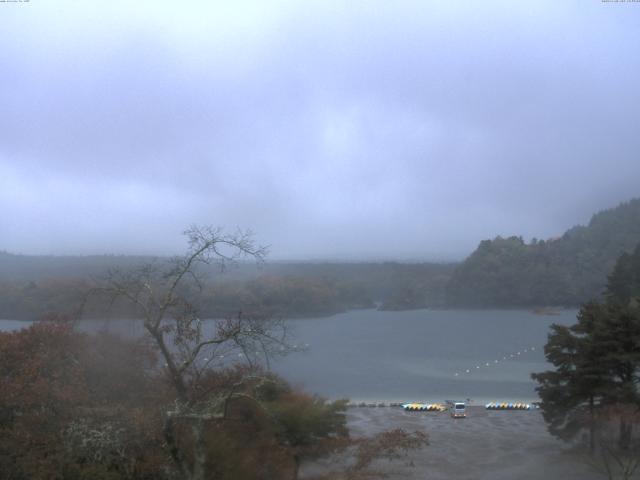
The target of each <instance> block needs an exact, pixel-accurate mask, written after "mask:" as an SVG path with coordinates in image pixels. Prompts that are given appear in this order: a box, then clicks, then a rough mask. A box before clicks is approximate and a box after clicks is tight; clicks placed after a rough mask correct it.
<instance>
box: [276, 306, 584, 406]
mask: <svg viewBox="0 0 640 480" xmlns="http://www.w3.org/2000/svg"><path fill="white" fill-rule="evenodd" d="M575 316H576V311H575V310H563V311H562V312H561V313H560V314H559V315H554V316H540V315H535V314H533V313H531V312H529V311H525V310H414V311H407V312H380V311H374V310H360V311H352V312H348V313H344V314H339V315H335V316H333V317H330V318H325V319H322V320H318V319H304V320H294V321H291V322H290V325H291V326H292V334H293V337H294V338H295V341H296V342H297V343H298V344H300V345H302V346H304V345H305V344H308V347H307V350H306V351H305V352H302V353H294V354H291V355H289V356H287V357H285V358H283V359H281V360H278V361H276V362H275V363H274V369H275V370H276V371H277V372H279V373H281V374H282V375H283V376H284V377H285V378H287V379H288V380H290V381H291V382H293V383H294V384H297V385H299V386H302V387H303V388H305V387H306V388H307V389H309V390H312V391H314V392H318V393H320V394H322V395H326V396H329V397H331V398H341V397H347V398H350V399H352V400H354V401H360V400H364V401H394V402H398V401H402V402H404V401H432V402H436V401H443V400H445V399H466V398H471V399H473V400H474V401H476V402H486V401H494V400H499V401H533V400H536V399H537V395H536V393H535V391H534V386H535V385H534V382H533V381H532V380H531V378H530V374H531V372H540V371H543V370H546V369H549V368H550V365H549V364H547V363H546V361H545V358H544V350H543V347H544V344H545V343H546V341H547V334H548V332H549V326H550V325H551V324H552V323H561V324H571V323H574V322H575ZM532 347H533V349H532ZM525 350H526V351H525ZM518 352H520V354H518ZM512 355H513V356H512ZM496 360H497V362H496ZM487 364H489V365H487ZM478 367H479V368H478ZM467 370H469V373H467ZM456 374H457V375H456Z"/></svg>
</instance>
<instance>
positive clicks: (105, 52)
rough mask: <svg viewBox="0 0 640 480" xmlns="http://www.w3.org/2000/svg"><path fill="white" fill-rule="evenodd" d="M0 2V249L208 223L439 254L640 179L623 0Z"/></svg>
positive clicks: (279, 245)
mask: <svg viewBox="0 0 640 480" xmlns="http://www.w3.org/2000/svg"><path fill="white" fill-rule="evenodd" d="M43 3H44V2H43ZM231 3H233V4H234V6H231ZM0 14H1V15H0V28H1V29H2V31H3V32H5V38H9V39H11V41H10V42H6V43H5V45H4V46H3V49H2V50H0V72H2V78H3V80H4V87H3V88H2V89H0V105H1V106H2V115H1V116H0V238H1V239H2V240H1V242H0V249H6V250H9V251H16V252H25V253H74V252H78V253H91V252H99V253H102V252H108V253H111V252H114V253H121V252H122V253H130V252H139V253H143V252H149V253H171V252H176V251H180V250H181V248H182V239H181V238H180V234H179V233H180V231H181V230H182V229H183V228H184V227H186V226H187V225H189V224H190V223H213V224H216V225H225V226H227V227H229V228H235V227H236V226H241V227H247V228H251V229H253V230H255V231H256V232H257V238H258V240H260V241H261V242H263V243H269V244H271V245H272V252H273V257H275V258H421V259H454V258H461V257H463V256H464V255H465V254H467V253H469V252H470V251H471V249H473V248H474V246H475V245H476V244H477V242H478V241H479V240H481V239H483V238H488V237H493V236H495V235H497V234H503V235H510V234H522V235H524V236H525V237H526V238H530V237H532V236H537V237H547V236H553V235H557V234H559V233H561V232H562V231H563V230H565V229H566V228H568V227H570V226H572V225H574V224H576V223H584V222H586V221H588V218H589V216H590V214H591V213H593V212H595V211H596V210H599V209H601V208H605V207H609V206H613V205H615V204H617V203H618V202H620V201H623V200H626V199H629V198H631V197H633V196H637V195H638V194H639V193H640V192H639V190H638V180H639V179H640V161H638V158H637V152H638V151H640V148H639V147H640V136H638V135H637V125H638V120H639V118H638V117H639V116H640V113H639V112H638V109H637V108H635V106H636V105H638V104H640V93H639V90H638V88H637V85H638V83H639V82H638V80H639V78H638V77H639V76H640V75H639V74H640V57H638V55H637V54H636V52H635V50H636V48H635V46H636V45H638V44H640V31H638V30H637V28H636V25H637V22H638V20H640V7H637V6H636V5H634V4H621V5H616V4H607V3H601V2H595V1H594V2H586V3H585V2H551V1H549V2H544V1H539V2H526V3H524V4H515V3H514V2H498V1H495V2H491V1H488V2H479V3H477V4H474V6H469V5H467V4H464V5H463V4H462V2H433V3H429V4H427V3H425V2H391V3H390V2H363V3H358V2H326V1H323V2H241V3H236V2H230V3H229V4H228V5H224V4H222V3H214V4H209V3H205V2H202V3H198V2H195V3H190V5H189V7H185V6H183V5H180V4H178V3H175V4H170V3H169V2H167V3H166V4H164V3H160V4H159V3H158V2H145V1H141V2H136V3H135V5H133V4H131V3H130V2H105V3H102V4H101V3H96V4H94V3H91V4H80V3H78V2H70V1H69V2H65V1H60V2H55V5H54V4H47V5H42V4H41V3H40V2H32V3H29V4H21V5H19V4H11V5H9V4H7V5H6V6H2V12H0Z"/></svg>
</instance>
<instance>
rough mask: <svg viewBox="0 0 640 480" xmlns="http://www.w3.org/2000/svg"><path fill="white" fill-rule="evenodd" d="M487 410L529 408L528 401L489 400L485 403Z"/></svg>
mask: <svg viewBox="0 0 640 480" xmlns="http://www.w3.org/2000/svg"><path fill="white" fill-rule="evenodd" d="M485 408H486V409H487V410H531V405H530V404H529V403H507V402H491V403H487V404H486V405H485Z"/></svg>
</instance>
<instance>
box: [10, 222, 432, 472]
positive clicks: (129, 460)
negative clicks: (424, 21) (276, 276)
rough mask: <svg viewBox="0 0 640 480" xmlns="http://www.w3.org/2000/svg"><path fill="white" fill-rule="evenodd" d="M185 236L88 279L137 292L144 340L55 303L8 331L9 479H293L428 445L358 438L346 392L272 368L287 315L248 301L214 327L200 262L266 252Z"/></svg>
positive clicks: (414, 436) (120, 291) (389, 436)
mask: <svg viewBox="0 0 640 480" xmlns="http://www.w3.org/2000/svg"><path fill="white" fill-rule="evenodd" d="M186 234H187V238H188V240H189V249H188V251H187V253H186V254H185V255H184V256H180V257H176V258H174V259H172V260H171V261H170V262H162V263H158V262H152V263H146V264H143V265H140V266H139V267H137V268H134V269H130V268H129V269H121V270H113V271H112V272H111V273H110V274H109V275H108V276H107V277H105V278H104V279H103V281H102V282H101V283H100V284H97V285H95V286H93V287H92V288H91V291H90V295H89V298H88V299H87V300H86V301H87V302H89V301H90V300H91V299H94V298H98V299H100V300H101V301H104V300H106V301H110V302H116V301H120V302H123V303H127V304H129V306H130V307H131V308H132V309H134V311H136V312H137V313H138V315H139V316H140V317H141V318H142V319H143V328H144V331H145V335H144V336H143V337H142V338H140V339H137V340H133V339H124V338H120V337H117V336H113V335H111V334H108V333H98V334H96V335H89V334H86V333H81V332H79V331H77V330H76V329H75V328H74V324H75V322H77V321H78V319H77V318H71V317H66V316H64V315H59V314H51V315H50V316H49V318H47V319H45V320H43V321H41V322H37V323H35V324H34V325H32V326H30V327H29V328H26V329H22V330H19V331H16V332H11V333H0V378H1V379H2V389H0V472H2V477H3V478H7V479H11V480H18V479H20V480H22V479H31V478H52V479H55V478H60V479H78V480H80V479H83V480H84V479H87V480H88V479H98V480H100V479H104V480H107V479H109V480H116V479H131V480H134V479H135V480H142V479H178V478H179V479H186V480H203V479H205V478H219V479H243V478H245V479H273V478H278V479H289V478H290V479H292V480H295V479H296V478H298V473H299V470H300V467H301V466H302V465H304V462H305V461H307V460H311V459H317V458H327V457H328V458H332V459H334V460H335V462H334V464H333V467H334V468H331V469H330V471H329V472H325V474H323V478H335V479H358V478H361V479H363V478H369V477H370V476H371V475H372V474H373V473H374V472H373V470H372V465H373V463H374V462H375V461H376V460H379V459H389V460H397V459H402V458H405V456H406V455H407V454H408V453H409V452H411V451H412V450H415V449H418V448H421V447H423V446H425V445H427V443H428V440H427V437H426V434H425V433H424V432H422V431H416V432H406V431H403V430H392V431H386V432H381V433H379V434H377V435H374V436H373V437H370V438H352V437H351V436H350V435H349V431H348V428H347V422H346V415H345V413H346V400H337V401H332V402H330V401H327V400H324V399H322V398H320V397H317V396H315V395H310V394H307V393H304V392H301V391H298V390H296V389H293V388H292V387H291V386H289V385H288V384H287V383H286V382H284V381H283V380H282V379H280V378H278V377H277V376H275V375H273V374H272V373H270V372H269V371H268V369H267V368H266V366H268V359H269V358H272V357H273V356H274V355H283V354H286V353H288V352H289V351H290V350H291V348H290V346H289V345H288V341H287V340H288V339H287V336H286V329H284V328H283V325H282V323H281V322H280V321H278V320H277V319H275V320H274V319H271V318H264V317H254V316H248V315H244V314H242V313H238V314H237V315H235V316H233V317H228V318H226V319H223V320H220V321H218V322H216V324H215V325H214V328H213V330H210V329H205V328H204V326H203V322H201V320H200V318H201V316H200V314H199V312H198V310H197V306H196V302H194V301H193V300H192V299H191V297H190V293H192V292H194V291H198V290H199V288H201V287H203V286H204V284H203V282H204V279H203V278H202V276H201V272H202V270H199V269H198V268H197V266H198V265H211V264H214V263H228V262H230V261H234V260H236V259H237V258H238V257H240V256H243V255H244V256H249V257H253V258H256V259H258V260H260V259H261V258H262V256H263V254H264V251H263V250H262V249H261V248H259V247H256V246H255V245H254V243H253V241H252V239H251V237H250V236H247V235H244V234H241V235H233V236H229V235H226V234H224V233H223V232H222V231H220V230H217V229H211V228H198V227H194V228H192V229H190V230H188V231H187V232H186ZM223 252H224V253H223Z"/></svg>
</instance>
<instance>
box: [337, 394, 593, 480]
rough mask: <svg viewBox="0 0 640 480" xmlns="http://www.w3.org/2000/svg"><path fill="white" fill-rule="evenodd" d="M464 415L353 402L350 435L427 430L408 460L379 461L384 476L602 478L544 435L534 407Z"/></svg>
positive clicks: (476, 410)
mask: <svg viewBox="0 0 640 480" xmlns="http://www.w3.org/2000/svg"><path fill="white" fill-rule="evenodd" d="M467 412H468V416H467V418H465V419H455V420H454V419H452V418H451V417H450V416H449V414H448V413H447V412H442V413H435V412H406V411H404V410H403V409H402V408H399V407H376V408H369V407H360V408H358V407H353V408H350V409H349V412H348V421H349V426H350V429H351V432H352V435H354V436H360V435H370V434H374V433H376V432H379V431H383V430H388V429H394V428H403V429H405V430H420V431H423V432H425V433H427V434H428V435H429V441H430V445H429V446H427V447H425V448H424V449H422V450H420V451H416V452H414V453H413V454H412V455H411V459H412V460H413V466H408V465H406V464H403V462H395V463H391V464H390V463H381V464H380V465H379V467H380V470H382V471H384V472H385V473H386V474H387V475H388V477H387V478H399V479H416V480H417V479H433V480H439V479H461V480H472V479H473V480H489V479H491V480H515V479H518V480H527V479H530V480H534V479H536V480H537V479H546V480H553V479H563V480H591V479H599V478H605V477H604V476H602V475H601V474H598V473H596V472H595V471H594V469H593V468H592V467H590V466H589V465H587V464H586V463H585V461H584V459H583V458H582V457H580V456H579V455H577V454H575V453H574V452H572V451H571V449H570V448H569V447H568V446H567V445H566V444H564V443H563V442H561V441H559V440H556V439H555V438H554V437H552V436H551V435H549V433H548V432H547V430H546V425H545V423H544V420H543V418H542V415H541V414H540V412H539V411H487V410H485V409H484V407H481V406H471V407H468V409H467Z"/></svg>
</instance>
